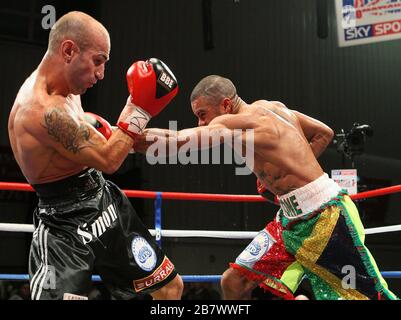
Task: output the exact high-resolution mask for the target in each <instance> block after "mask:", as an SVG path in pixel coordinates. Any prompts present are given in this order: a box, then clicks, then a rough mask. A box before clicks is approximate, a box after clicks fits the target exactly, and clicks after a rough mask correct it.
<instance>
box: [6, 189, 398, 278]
mask: <svg viewBox="0 0 401 320" xmlns="http://www.w3.org/2000/svg"><path fill="white" fill-rule="evenodd" d="M0 190H9V191H25V192H34V190H33V188H32V187H31V186H30V185H29V184H26V183H14V182H0ZM123 192H124V193H125V194H126V195H127V197H129V198H144V199H155V200H156V201H155V229H150V230H149V231H150V233H151V234H152V235H153V236H155V237H156V241H157V242H158V243H159V245H161V238H162V237H166V238H167V237H174V238H178V237H207V238H222V239H253V238H254V237H255V236H256V234H257V233H258V232H257V231H255V232H246V231H210V230H162V229H161V215H162V214H161V205H162V200H186V201H215V202H264V201H266V200H265V199H264V198H263V197H262V196H259V195H230V194H207V193H183V192H155V191H142V190H123ZM397 192H401V185H395V186H391V187H386V188H381V189H376V190H369V191H365V192H361V193H358V194H355V195H351V196H350V197H351V199H353V200H361V199H366V198H371V197H378V196H384V195H389V194H393V193H397ZM0 231H3V232H30V233H32V232H33V231H34V226H33V225H28V224H13V223H0ZM397 231H401V225H393V226H385V227H376V228H370V229H365V233H366V234H367V235H368V234H377V233H386V232H397ZM382 275H383V277H385V278H401V271H383V272H382ZM182 278H183V280H184V282H219V281H220V278H221V276H220V275H183V276H182ZM0 280H29V276H28V275H27V274H20V275H17V274H0ZM92 280H93V281H95V282H98V281H101V279H100V277H99V276H97V275H95V276H92Z"/></svg>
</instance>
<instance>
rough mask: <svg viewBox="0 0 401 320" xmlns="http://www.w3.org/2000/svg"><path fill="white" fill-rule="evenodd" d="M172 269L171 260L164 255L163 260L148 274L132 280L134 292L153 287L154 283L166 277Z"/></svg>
mask: <svg viewBox="0 0 401 320" xmlns="http://www.w3.org/2000/svg"><path fill="white" fill-rule="evenodd" d="M173 271H174V265H173V264H172V263H171V261H170V260H169V259H168V258H167V257H164V260H163V262H162V264H161V265H160V266H158V267H157V268H156V270H155V271H154V272H153V273H152V274H151V275H149V276H147V277H145V278H142V279H138V280H135V281H134V288H135V291H136V292H140V291H142V290H145V289H148V288H150V287H153V286H154V285H156V284H158V283H160V282H162V281H164V280H165V279H167V278H168V277H169V276H170V275H171V273H172V272H173Z"/></svg>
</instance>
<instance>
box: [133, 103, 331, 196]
mask: <svg viewBox="0 0 401 320" xmlns="http://www.w3.org/2000/svg"><path fill="white" fill-rule="evenodd" d="M192 110H193V112H194V114H195V115H196V116H197V117H198V119H199V127H197V128H191V129H185V130H181V131H177V132H175V131H171V130H164V129H147V130H145V133H144V135H143V136H141V137H140V138H138V139H137V141H136V142H135V144H134V149H135V150H136V151H137V152H143V153H144V152H146V150H147V148H148V147H149V146H150V145H151V144H152V143H153V141H154V140H155V139H157V140H159V141H160V140H165V143H166V144H168V143H169V142H171V139H173V140H175V141H173V142H172V143H177V145H178V147H180V146H181V145H183V144H185V143H186V141H188V140H189V139H190V138H191V137H194V136H197V137H198V138H199V141H200V137H201V135H205V134H209V135H210V136H212V135H213V134H219V133H223V132H227V130H229V131H232V130H234V129H243V130H246V129H253V130H254V151H255V152H254V167H253V168H250V169H252V170H253V172H254V174H255V175H256V176H257V177H258V178H259V179H260V181H262V183H263V184H264V185H265V186H266V188H267V189H268V190H270V191H271V192H272V193H274V194H276V195H283V194H286V193H288V192H290V191H292V190H295V189H297V188H300V187H302V186H304V185H306V184H308V183H310V182H312V181H314V180H316V179H317V178H318V177H320V176H321V175H322V174H323V170H322V168H321V167H320V165H319V163H318V161H317V160H316V158H317V157H319V156H320V154H321V153H322V152H323V151H324V150H325V149H326V147H327V145H328V144H329V143H330V141H331V140H332V138H333V135H334V133H333V131H332V130H331V129H330V128H329V127H328V126H326V125H325V124H323V123H322V122H320V121H317V120H315V119H312V118H310V117H308V116H306V115H304V114H302V113H300V112H297V111H294V110H290V109H288V108H287V107H286V106H285V105H284V104H282V103H280V102H275V101H274V102H269V101H266V100H259V101H255V102H253V103H252V104H246V103H245V102H243V101H242V100H241V102H240V104H239V107H238V109H237V112H233V111H232V110H231V111H230V110H229V111H228V112H227V113H224V114H222V112H220V111H219V109H217V108H216V107H214V106H210V105H208V103H207V100H206V99H204V98H203V97H199V98H197V99H195V100H194V101H193V103H192ZM155 136H156V138H155ZM245 138H246V135H245V133H243V134H242V139H243V140H242V142H243V145H244V146H245V145H246V143H245ZM210 145H211V143H210Z"/></svg>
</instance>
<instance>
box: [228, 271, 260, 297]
mask: <svg viewBox="0 0 401 320" xmlns="http://www.w3.org/2000/svg"><path fill="white" fill-rule="evenodd" d="M220 285H221V288H222V290H223V296H224V299H226V300H232V299H235V300H239V299H250V298H251V294H252V290H253V289H255V288H256V286H257V282H255V281H251V280H248V279H247V278H246V277H245V276H243V275H242V274H241V273H240V272H239V271H238V270H235V269H233V268H229V269H227V270H226V271H225V272H224V273H223V275H222V277H221V281H220Z"/></svg>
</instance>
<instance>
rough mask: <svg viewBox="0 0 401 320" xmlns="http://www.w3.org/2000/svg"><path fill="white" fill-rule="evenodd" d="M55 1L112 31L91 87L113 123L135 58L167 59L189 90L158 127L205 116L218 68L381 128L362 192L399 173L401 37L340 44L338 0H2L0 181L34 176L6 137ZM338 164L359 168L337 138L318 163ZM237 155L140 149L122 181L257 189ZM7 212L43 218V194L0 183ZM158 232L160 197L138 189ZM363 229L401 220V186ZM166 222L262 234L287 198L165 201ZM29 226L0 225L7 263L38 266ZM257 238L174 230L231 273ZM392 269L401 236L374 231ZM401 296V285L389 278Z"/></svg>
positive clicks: (202, 269)
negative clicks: (238, 168) (39, 202)
mask: <svg viewBox="0 0 401 320" xmlns="http://www.w3.org/2000/svg"><path fill="white" fill-rule="evenodd" d="M48 4H51V5H54V6H55V7H56V10H57V18H59V17H60V16H61V15H62V14H64V13H65V12H68V11H70V10H81V11H85V12H87V13H89V14H91V15H93V16H94V17H95V18H97V19H98V20H100V21H101V22H102V23H103V24H104V25H105V26H106V27H107V28H108V30H109V32H110V35H111V41H112V51H111V61H110V62H109V63H108V65H107V67H106V77H105V79H104V80H103V81H102V82H101V83H99V84H98V85H97V87H96V88H94V89H92V90H91V91H89V92H88V93H87V94H86V95H85V96H84V97H83V105H84V109H85V110H86V111H93V112H96V113H98V114H99V115H101V116H103V117H105V118H106V119H108V120H109V121H110V122H111V123H115V121H116V120H117V118H118V115H119V113H120V111H121V108H122V106H123V105H124V103H125V101H126V97H127V88H126V83H125V72H126V70H127V69H128V67H129V66H130V65H131V63H132V62H133V61H135V60H144V59H147V58H150V57H158V58H160V59H162V60H163V61H165V62H166V63H167V64H168V65H169V66H170V67H171V69H172V70H173V71H174V73H175V75H176V76H177V78H178V80H179V83H180V93H179V95H178V97H177V98H176V99H175V100H174V101H173V102H172V103H171V104H170V105H169V107H168V108H167V109H166V110H165V111H163V112H162V113H161V114H160V115H159V116H158V117H157V118H155V119H153V120H152V121H151V123H150V125H149V126H152V127H168V125H169V120H175V121H178V128H179V129H182V128H186V127H193V126H196V123H197V122H196V119H195V117H194V116H193V114H192V112H191V109H190V104H189V95H190V92H191V90H192V88H193V87H194V85H195V84H196V83H197V82H198V81H199V80H200V79H201V78H202V77H204V76H206V75H209V74H219V75H222V76H226V77H229V78H231V79H232V80H233V82H234V83H235V84H236V86H237V89H238V92H239V94H240V96H241V97H242V98H243V99H244V100H245V101H246V102H252V101H254V100H258V99H267V100H279V101H282V102H283V103H285V104H286V105H287V106H288V107H290V108H293V109H297V110H299V111H300V112H303V113H306V114H308V115H310V116H312V117H315V118H317V119H319V120H321V121H323V122H325V123H326V124H327V125H329V126H330V127H331V128H333V130H335V131H336V132H340V130H341V129H345V130H349V129H350V128H351V126H352V124H353V123H354V122H359V123H361V124H369V125H371V126H372V128H373V129H374V135H373V136H372V137H369V138H368V139H367V141H366V145H365V153H364V154H363V155H362V156H359V157H357V158H356V159H355V166H356V168H357V169H358V175H359V177H360V185H359V189H360V191H362V190H367V189H375V188H379V187H384V186H390V185H395V184H400V181H401V160H400V159H401V151H400V145H401V143H400V142H401V126H400V119H401V111H400V104H401V90H400V88H401V83H400V81H399V75H400V73H401V56H400V53H401V40H395V41H387V42H380V43H375V44H369V45H361V46H354V47H345V48H340V47H338V45H337V32H336V19H335V11H334V1H331V0H330V1H329V0H296V1H295V0H246V1H245V0H240V1H234V0H218V1H217V0H210V1H209V0H204V1H202V0H191V1H188V0H169V1H160V0H146V1H145V0H131V1H121V0H119V1H110V0H102V1H96V2H95V1H90V2H89V1H80V2H78V1H50V0H46V1H39V0H37V1H35V0H30V1H22V0H17V1H14V2H9V3H7V4H5V2H2V4H1V5H0V105H1V108H0V147H1V148H0V181H24V178H23V177H22V176H21V173H20V171H19V169H18V167H17V165H16V164H15V162H14V160H13V157H12V154H11V151H10V147H9V140H8V134H7V120H8V114H9V111H10V109H11V107H12V104H13V101H14V98H15V96H16V94H17V91H18V88H19V87H20V86H21V84H22V83H23V81H24V80H25V78H26V77H27V76H29V75H30V73H31V72H32V71H33V70H34V69H35V68H36V66H37V65H38V64H39V63H40V61H41V59H42V57H43V55H44V53H45V51H46V43H47V36H48V31H47V30H43V29H42V28H41V20H42V18H43V16H44V15H43V14H41V8H42V7H43V5H48ZM320 162H321V165H322V166H323V168H324V169H325V170H326V172H328V173H330V171H331V170H332V169H340V168H351V161H349V160H348V159H344V158H343V156H342V154H341V153H339V152H337V149H336V147H335V146H334V145H331V146H330V147H329V148H328V150H327V151H326V152H325V154H324V155H323V156H322V157H321V159H320ZM234 169H235V167H234V166H233V165H187V166H183V165H156V166H151V165H149V164H148V163H147V162H146V159H145V157H144V156H142V155H130V156H129V157H128V158H127V160H126V161H125V163H124V164H123V166H122V167H121V169H120V170H119V171H118V172H117V173H116V174H115V175H113V176H112V177H110V179H111V180H113V181H115V182H116V183H117V184H119V186H120V187H122V188H127V189H143V190H157V191H183V192H206V193H229V194H256V190H255V178H254V176H236V175H235V174H234ZM0 200H1V204H0V215H1V218H0V221H1V222H15V223H31V222H32V210H33V208H34V206H35V204H36V196H35V195H34V194H28V193H21V192H9V191H7V192H6V191H2V192H0ZM132 202H133V204H134V206H135V207H136V209H137V210H138V213H139V215H140V216H141V218H142V219H143V221H144V222H145V223H146V224H147V226H148V227H149V228H153V217H154V215H153V201H151V200H142V199H134V200H132ZM358 206H359V209H360V214H361V217H362V220H363V222H364V224H365V227H367V228H369V227H377V226H384V225H392V224H400V223H401V197H400V194H396V195H391V196H386V197H379V198H374V199H370V200H366V201H363V202H359V204H358ZM162 209H163V228H165V229H186V230H192V229H201V230H235V231H256V230H260V229H262V228H263V227H264V226H265V224H266V223H267V222H268V221H270V220H271V219H272V218H273V217H274V215H275V211H276V208H275V207H274V206H271V205H266V204H250V203H224V204H222V203H211V202H182V201H168V200H165V201H164V202H163V208H162ZM30 239H31V235H30V234H22V233H4V232H3V233H1V232H0V272H1V273H26V272H27V255H28V251H29V243H30ZM248 242H249V241H248V240H241V241H239V240H218V239H195V238H190V239H174V240H173V239H164V240H163V247H164V248H165V251H166V252H167V254H168V255H169V256H170V257H171V259H172V260H173V261H174V263H175V264H176V266H177V268H178V270H179V272H180V273H181V274H221V273H222V272H223V271H224V270H225V269H226V268H227V266H228V262H230V261H233V260H234V259H235V257H236V256H237V255H238V254H239V253H240V252H241V251H242V250H243V248H244V247H245V246H246V245H247V243H248ZM366 242H367V245H368V247H369V248H370V250H371V251H372V253H373V255H374V256H375V258H376V260H377V263H378V265H379V267H380V268H381V270H400V269H401V241H400V233H399V232H397V233H387V234H381V235H368V236H367V241H366ZM388 282H389V284H390V287H391V288H392V289H393V290H394V292H396V293H397V294H399V295H400V294H401V281H400V280H390V279H389V280H388Z"/></svg>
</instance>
